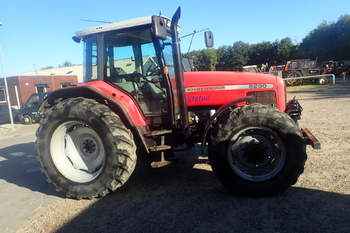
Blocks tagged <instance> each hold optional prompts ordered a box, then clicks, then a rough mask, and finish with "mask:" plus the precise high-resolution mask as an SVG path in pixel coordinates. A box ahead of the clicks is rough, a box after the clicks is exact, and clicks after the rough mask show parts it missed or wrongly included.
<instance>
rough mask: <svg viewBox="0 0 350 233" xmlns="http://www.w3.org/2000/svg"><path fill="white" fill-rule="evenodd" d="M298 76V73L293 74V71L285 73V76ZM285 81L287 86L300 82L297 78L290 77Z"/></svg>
mask: <svg viewBox="0 0 350 233" xmlns="http://www.w3.org/2000/svg"><path fill="white" fill-rule="evenodd" d="M296 77H298V75H296V74H294V73H290V74H288V75H287V78H296ZM286 81H287V84H288V85H289V86H294V85H298V84H300V80H298V79H290V80H286Z"/></svg>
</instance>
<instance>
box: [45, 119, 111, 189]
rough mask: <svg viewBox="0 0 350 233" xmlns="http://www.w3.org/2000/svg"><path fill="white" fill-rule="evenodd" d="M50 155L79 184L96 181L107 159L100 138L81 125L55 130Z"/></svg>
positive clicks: (66, 175)
mask: <svg viewBox="0 0 350 233" xmlns="http://www.w3.org/2000/svg"><path fill="white" fill-rule="evenodd" d="M50 154H51V158H52V161H53V163H54V165H55V167H56V168H57V170H58V171H59V172H60V173H61V174H62V175H63V176H64V177H66V178H67V179H69V180H71V181H74V182H77V183H86V182H90V181H93V180H94V179H96V177H97V176H98V175H99V174H101V172H102V170H103V167H104V164H105V158H106V155H105V150H104V146H103V143H102V140H101V138H100V136H99V135H98V134H97V133H96V131H95V130H93V129H92V128H90V127H89V126H87V125H86V124H83V123H81V122H78V121H68V122H64V123H62V124H61V125H59V126H58V127H57V128H56V129H55V131H54V133H53V134H52V137H51V141H50Z"/></svg>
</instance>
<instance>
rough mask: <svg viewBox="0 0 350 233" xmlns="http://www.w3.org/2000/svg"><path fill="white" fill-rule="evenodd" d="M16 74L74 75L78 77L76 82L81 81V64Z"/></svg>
mask: <svg viewBox="0 0 350 233" xmlns="http://www.w3.org/2000/svg"><path fill="white" fill-rule="evenodd" d="M16 75H17V76H38V75H50V76H52V75H76V76H77V78H78V82H82V81H83V66H82V65H75V66H64V67H58V68H52V69H46V70H37V71H32V72H22V73H18V74H16Z"/></svg>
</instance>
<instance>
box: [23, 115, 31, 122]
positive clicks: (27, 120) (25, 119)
mask: <svg viewBox="0 0 350 233" xmlns="http://www.w3.org/2000/svg"><path fill="white" fill-rule="evenodd" d="M23 121H24V123H26V124H28V123H29V122H30V119H29V117H27V116H25V117H23Z"/></svg>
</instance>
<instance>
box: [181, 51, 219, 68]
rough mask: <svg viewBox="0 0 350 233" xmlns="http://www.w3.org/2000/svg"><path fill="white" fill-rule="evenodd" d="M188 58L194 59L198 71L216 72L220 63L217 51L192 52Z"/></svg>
mask: <svg viewBox="0 0 350 233" xmlns="http://www.w3.org/2000/svg"><path fill="white" fill-rule="evenodd" d="M186 57H188V58H191V59H193V65H194V67H195V68H196V69H197V70H215V68H216V64H217V62H218V59H217V53H216V50H215V49H206V50H199V51H192V52H190V53H189V54H187V55H186Z"/></svg>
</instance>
